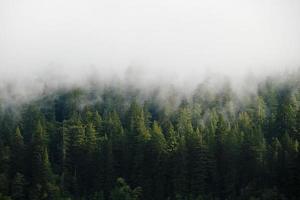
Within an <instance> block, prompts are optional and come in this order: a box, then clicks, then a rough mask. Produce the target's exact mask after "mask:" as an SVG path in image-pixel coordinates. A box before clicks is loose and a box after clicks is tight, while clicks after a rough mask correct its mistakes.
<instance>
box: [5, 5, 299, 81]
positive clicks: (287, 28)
mask: <svg viewBox="0 0 300 200" xmlns="http://www.w3.org/2000/svg"><path fill="white" fill-rule="evenodd" d="M128 66H132V67H134V68H138V70H141V72H140V73H146V72H145V71H147V73H152V74H154V75H155V76H156V75H160V76H161V75H162V74H168V73H170V72H176V73H177V74H193V75H194V77H196V76H200V75H201V74H203V72H217V73H223V74H231V75H232V76H239V75H240V74H242V73H249V72H251V73H261V72H264V73H266V74H267V73H269V72H272V71H275V70H285V69H286V68H288V69H289V68H291V67H295V66H300V1H299V0H47V1H46V0H0V74H1V75H0V78H1V79H5V78H11V77H20V78H24V77H31V76H32V74H43V75H41V76H45V77H47V75H48V74H49V73H55V74H58V75H59V74H63V73H66V72H70V71H72V72H71V73H69V76H74V77H75V76H76V77H81V76H84V74H86V73H93V72H95V71H98V72H99V74H101V75H102V76H105V74H112V73H114V72H116V71H124V70H125V69H126V68H127V67H128ZM103 74H104V75H103ZM40 78H41V79H43V78H44V77H40Z"/></svg>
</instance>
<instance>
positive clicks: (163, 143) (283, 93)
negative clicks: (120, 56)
mask: <svg viewBox="0 0 300 200" xmlns="http://www.w3.org/2000/svg"><path fill="white" fill-rule="evenodd" d="M299 85H300V84H299V81H298V79H297V78H296V79H289V80H287V81H281V82H279V81H276V80H274V79H268V80H266V81H264V82H262V83H261V84H260V85H259V87H258V89H257V91H256V92H255V93H252V94H248V95H245V96H244V97H243V98H241V97H239V96H238V95H237V94H236V93H235V92H234V91H233V90H232V89H231V87H230V85H228V84H225V85H224V86H223V87H222V88H221V89H220V90H213V89H211V88H209V87H206V86H205V85H199V87H198V88H197V89H196V90H195V91H194V93H193V95H192V96H190V97H188V98H182V99H181V101H180V103H179V105H178V106H174V99H175V97H174V96H176V94H175V95H174V94H173V95H170V97H169V98H168V99H167V101H164V102H161V101H159V100H158V98H157V95H155V94H156V93H155V92H154V93H153V94H152V95H149V96H148V97H147V98H140V96H141V95H140V91H139V90H134V89H132V90H130V89H128V91H125V92H124V91H123V90H120V89H119V88H116V87H107V88H106V89H105V90H101V92H100V91H97V90H91V89H89V90H88V89H82V88H76V89H72V90H67V91H63V90H62V91H56V92H54V93H51V94H45V95H43V96H41V97H40V98H39V99H36V100H34V101H31V102H28V103H24V104H21V105H16V106H1V112H0V120H1V121H0V199H1V200H2V199H3V200H4V199H6V200H9V199H12V200H21V199H30V200H43V199H49V200H50V199H75V200H77V199H78V200H79V199H80V200H81V199H82V200H83V199H86V200H100V199H101V200H138V199H145V200H152V199H153V200H160V199H170V200H172V199H176V200H202V199H203V200H205V199H221V200H223V199H266V200H267V199H270V200H271V199H272V200H273V199H299V198H300V170H299V169H300V152H299V142H298V141H299V140H300V108H299V106H300V103H299V100H300V92H299ZM98 97H100V99H99V98H98ZM87 99H89V100H93V101H87Z"/></svg>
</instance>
